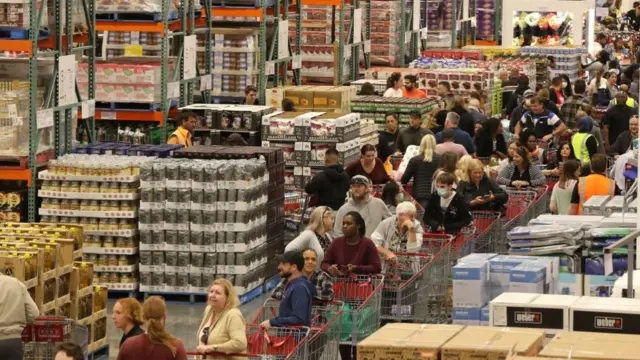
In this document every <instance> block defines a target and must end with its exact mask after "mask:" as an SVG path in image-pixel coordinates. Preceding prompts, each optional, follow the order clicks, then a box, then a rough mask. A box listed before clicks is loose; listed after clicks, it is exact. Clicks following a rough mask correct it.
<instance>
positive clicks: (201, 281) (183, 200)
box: [139, 146, 284, 295]
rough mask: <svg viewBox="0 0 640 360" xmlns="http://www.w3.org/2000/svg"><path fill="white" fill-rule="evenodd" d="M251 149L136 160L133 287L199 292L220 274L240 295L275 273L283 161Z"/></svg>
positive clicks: (204, 149)
mask: <svg viewBox="0 0 640 360" xmlns="http://www.w3.org/2000/svg"><path fill="white" fill-rule="evenodd" d="M251 149H254V150H251ZM255 149H260V148H242V147H238V148H227V147H216V146H194V147H192V148H189V149H186V150H181V151H178V152H176V153H175V154H174V156H176V157H178V158H177V159H157V160H153V161H151V162H146V163H144V164H142V167H141V171H140V180H141V182H140V186H141V202H140V217H139V229H140V281H141V285H140V291H142V292H145V293H165V292H171V293H182V294H196V295H202V294H206V293H207V286H208V284H210V283H211V282H212V281H213V279H215V278H217V277H221V276H222V277H225V278H227V279H228V280H230V281H231V282H232V283H233V284H234V286H235V287H236V290H237V291H238V293H239V294H245V293H246V292H248V291H249V290H252V289H255V288H257V287H260V286H261V285H262V284H263V282H264V281H265V280H266V279H268V278H269V277H271V276H273V275H275V266H274V265H275V264H274V263H273V261H274V259H275V254H276V253H278V252H281V251H283V250H284V249H283V246H284V245H283V239H282V231H283V230H282V227H283V216H284V214H283V211H284V181H283V180H284V178H283V166H284V162H283V161H282V153H281V152H279V155H278V152H277V151H270V152H269V151H264V152H263V153H257V154H256V153H255ZM259 155H267V156H263V157H262V158H257V157H258V156H259ZM194 158H197V159H194ZM265 159H267V160H265ZM267 265H268V266H267Z"/></svg>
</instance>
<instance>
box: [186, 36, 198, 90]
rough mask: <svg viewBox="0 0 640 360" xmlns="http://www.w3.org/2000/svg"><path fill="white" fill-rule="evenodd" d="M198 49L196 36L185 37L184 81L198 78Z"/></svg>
mask: <svg viewBox="0 0 640 360" xmlns="http://www.w3.org/2000/svg"><path fill="white" fill-rule="evenodd" d="M196 49H197V42H196V36H195V35H189V36H185V37H184V54H183V61H184V67H183V68H184V71H183V78H184V79H193V78H195V77H196V75H197V72H196Z"/></svg>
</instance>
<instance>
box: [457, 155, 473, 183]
mask: <svg viewBox="0 0 640 360" xmlns="http://www.w3.org/2000/svg"><path fill="white" fill-rule="evenodd" d="M473 160H474V159H473V157H471V155H465V156H463V157H461V158H460V160H458V167H457V169H456V172H455V175H456V179H458V181H466V182H469V165H470V164H471V162H472V161H473Z"/></svg>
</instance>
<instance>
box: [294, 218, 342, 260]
mask: <svg viewBox="0 0 640 360" xmlns="http://www.w3.org/2000/svg"><path fill="white" fill-rule="evenodd" d="M334 220H335V214H334V213H333V210H331V208H329V207H327V206H318V207H317V208H315V209H314V210H313V212H312V213H311V218H310V219H309V225H308V226H307V229H306V230H305V231H303V232H301V233H300V235H298V237H296V238H295V239H293V240H292V241H291V242H290V243H289V244H287V247H286V248H285V249H284V251H285V252H287V251H303V250H306V249H313V251H315V252H316V255H318V264H320V263H322V258H323V257H324V252H325V251H326V250H327V249H328V248H329V245H330V244H331V240H333V239H332V237H331V235H330V234H329V232H331V229H333V222H334Z"/></svg>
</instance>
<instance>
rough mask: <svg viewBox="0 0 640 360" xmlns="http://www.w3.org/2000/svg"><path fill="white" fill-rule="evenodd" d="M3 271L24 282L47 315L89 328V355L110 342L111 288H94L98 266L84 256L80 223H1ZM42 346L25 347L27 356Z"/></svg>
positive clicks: (1, 261)
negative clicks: (109, 306)
mask: <svg viewBox="0 0 640 360" xmlns="http://www.w3.org/2000/svg"><path fill="white" fill-rule="evenodd" d="M0 234H1V235H2V238H1V239H0V270H1V271H2V272H3V273H11V274H12V275H13V276H14V277H15V278H16V279H18V280H20V281H21V282H23V283H24V285H25V287H26V288H27V291H28V292H29V295H30V296H31V298H32V299H33V300H34V302H35V303H36V306H37V307H38V309H39V310H40V313H41V314H43V315H44V316H64V317H65V318H69V319H72V320H75V321H77V323H78V324H80V325H84V326H87V328H88V334H89V339H88V345H89V351H93V350H95V349H98V348H101V347H103V346H104V345H105V344H106V343H107V310H106V306H107V288H105V287H102V286H96V284H97V283H96V276H95V273H94V269H95V265H94V263H91V262H81V261H77V260H79V259H81V258H82V256H83V255H82V254H83V251H84V250H85V248H84V247H83V245H84V244H83V241H84V233H83V227H82V226H79V225H77V224H56V223H45V222H40V223H12V222H5V223H2V224H0ZM38 351H39V350H38V348H36V347H26V353H25V355H27V356H35V355H37V354H38Z"/></svg>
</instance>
